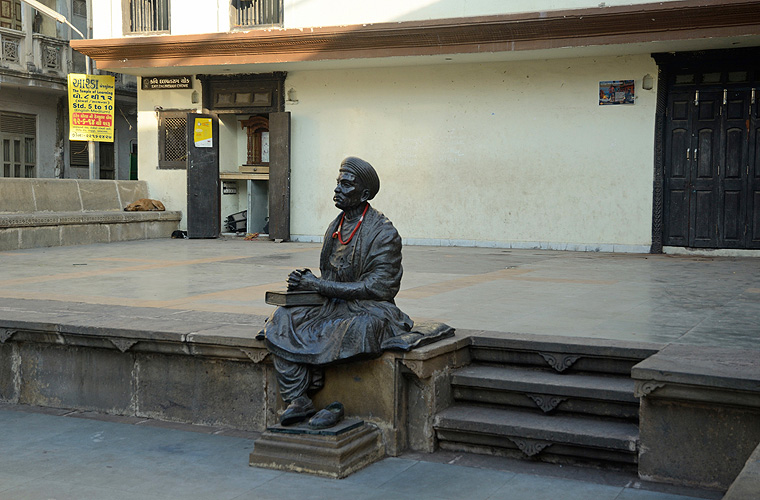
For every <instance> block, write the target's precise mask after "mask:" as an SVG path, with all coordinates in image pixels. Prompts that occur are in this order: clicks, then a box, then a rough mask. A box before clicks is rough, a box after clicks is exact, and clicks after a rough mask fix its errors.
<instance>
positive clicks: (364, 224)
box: [261, 157, 453, 428]
mask: <svg viewBox="0 0 760 500" xmlns="http://www.w3.org/2000/svg"><path fill="white" fill-rule="evenodd" d="M379 189H380V180H379V178H378V176H377V173H376V172H375V169H374V168H373V167H372V165H370V164H369V163H367V162H366V161H364V160H362V159H360V158H356V157H349V158H346V159H345V160H343V162H342V163H341V166H340V172H339V175H338V182H337V186H336V187H335V190H334V192H335V194H334V196H333V201H334V202H335V206H336V207H337V208H339V209H340V210H342V213H341V214H340V215H339V216H338V217H337V218H336V219H335V220H333V222H332V223H331V224H330V225H329V226H328V228H327V232H326V233H325V237H324V244H323V246H322V253H321V255H320V263H319V267H320V273H321V276H320V277H317V276H315V275H314V274H313V273H312V272H311V271H310V270H308V269H300V270H295V271H293V272H292V273H290V275H289V276H288V290H290V291H313V292H318V293H319V294H320V295H322V296H324V297H325V302H324V303H323V305H303V306H293V307H278V308H277V309H276V310H275V311H274V313H273V314H272V315H271V316H270V318H269V319H268V320H267V322H266V325H265V326H264V329H263V330H262V332H261V333H263V334H264V336H265V338H266V343H267V347H268V349H269V351H270V352H271V353H272V354H273V358H274V367H275V370H276V372H277V381H278V385H279V388H280V395H281V396H282V398H283V400H284V401H285V402H286V403H287V404H288V406H287V408H286V410H285V412H284V413H283V414H282V416H281V418H280V423H281V424H282V425H292V424H295V423H298V422H301V421H304V420H306V419H307V418H309V417H312V415H314V414H315V413H316V410H315V408H314V405H313V403H312V401H311V399H310V397H309V395H313V394H314V393H316V392H317V391H318V390H319V389H321V388H322V386H323V383H324V382H323V367H324V366H325V365H329V364H334V363H338V362H341V361H346V360H355V359H359V358H363V357H364V358H371V357H376V356H378V355H380V354H381V353H382V351H383V350H384V349H386V348H398V345H392V346H391V347H387V345H388V342H389V341H392V340H398V339H395V338H396V337H399V336H402V337H403V335H405V334H408V333H409V332H410V331H411V330H412V327H413V321H412V320H411V319H410V318H409V316H407V315H406V314H404V313H403V312H402V311H401V310H400V309H399V308H398V307H396V304H395V303H394V297H395V296H396V294H397V293H398V291H399V288H400V286H401V275H402V268H401V237H400V236H399V234H398V232H397V231H396V228H394V227H393V224H392V223H391V221H390V220H388V218H387V217H385V216H384V215H383V214H382V213H381V212H379V211H377V210H375V209H374V208H373V207H371V206H370V204H369V200H371V199H373V198H374V197H375V195H376V194H377V192H378V190H379ZM443 326H444V327H445V329H447V332H446V333H447V335H448V334H450V335H453V329H451V328H450V327H448V326H446V325H443ZM437 331H438V333H441V332H442V330H441V329H440V328H439V329H438V330H437ZM439 337H440V335H439ZM384 343H385V345H384ZM402 348H403V347H402ZM342 416H343V407H342V405H340V404H339V403H333V404H332V405H330V406H329V407H328V408H326V409H324V410H322V411H321V412H319V413H317V414H316V415H314V417H312V418H311V420H310V422H309V424H310V426H311V427H315V428H324V427H330V426H332V425H334V424H335V423H337V421H338V420H340V418H342Z"/></svg>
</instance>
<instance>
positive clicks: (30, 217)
mask: <svg viewBox="0 0 760 500" xmlns="http://www.w3.org/2000/svg"><path fill="white" fill-rule="evenodd" d="M148 197H149V196H148V187H147V184H146V183H145V181H127V180H75V179H0V251H3V250H17V249H22V248H38V247H51V246H64V245H81V244H91V243H110V242H112V241H127V240H141V239H149V238H167V237H169V236H170V235H171V233H172V231H174V230H176V229H178V227H179V221H180V219H181V218H182V213H181V212H179V211H165V212H125V211H124V207H125V206H127V205H128V204H129V203H131V202H133V201H136V200H138V199H140V198H148Z"/></svg>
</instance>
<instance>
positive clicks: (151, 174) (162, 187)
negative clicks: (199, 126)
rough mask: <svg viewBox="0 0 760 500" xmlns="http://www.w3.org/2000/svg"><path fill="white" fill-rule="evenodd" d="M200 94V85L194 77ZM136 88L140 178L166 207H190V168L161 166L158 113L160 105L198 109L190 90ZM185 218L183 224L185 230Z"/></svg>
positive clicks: (181, 225)
mask: <svg viewBox="0 0 760 500" xmlns="http://www.w3.org/2000/svg"><path fill="white" fill-rule="evenodd" d="M193 83H194V85H195V86H196V89H197V90H198V92H199V93H200V84H199V83H198V82H197V81H195V79H193ZM139 88H140V87H139V82H138V91H137V104H138V109H137V131H138V132H137V141H138V148H137V178H138V179H140V180H144V181H147V183H148V189H149V191H150V197H151V198H154V199H157V200H161V202H162V203H163V204H164V206H166V209H167V210H182V211H183V212H185V211H186V208H187V171H186V170H169V169H162V170H159V169H158V114H157V113H156V111H155V108H156V107H157V106H160V107H162V108H163V109H165V110H172V109H182V110H195V111H198V110H199V108H198V105H197V104H192V93H193V90H195V89H189V90H161V91H157V90H139ZM185 219H186V218H185V217H184V216H183V217H182V222H181V223H180V227H181V228H182V229H186V228H187V226H186V220H185Z"/></svg>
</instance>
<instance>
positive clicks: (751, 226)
mask: <svg viewBox="0 0 760 500" xmlns="http://www.w3.org/2000/svg"><path fill="white" fill-rule="evenodd" d="M758 91H760V89H758V90H756V91H753V95H754V94H756V93H757V92H758ZM758 97H760V96H758V95H755V102H752V103H751V106H752V112H751V116H750V120H749V128H750V131H751V132H750V134H749V135H750V141H749V147H748V149H749V159H748V165H747V191H748V195H747V202H748V203H747V214H748V215H747V221H748V227H747V247H748V248H760V103H758Z"/></svg>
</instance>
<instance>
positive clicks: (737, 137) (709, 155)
mask: <svg viewBox="0 0 760 500" xmlns="http://www.w3.org/2000/svg"><path fill="white" fill-rule="evenodd" d="M752 95H754V94H753V92H752V91H751V89H734V90H710V91H706V90H700V91H699V92H697V87H693V88H692V89H691V90H689V91H679V92H672V93H671V95H670V96H669V104H668V115H669V120H668V123H667V128H666V136H665V137H666V141H667V142H666V145H665V163H666V164H665V193H664V194H665V200H664V201H665V203H664V207H665V210H666V213H665V215H664V222H665V228H664V239H663V242H664V244H665V245H677V246H689V247H698V248H760V213H759V212H760V173H758V170H759V169H758V168H757V163H758V161H760V125H758V122H760V120H759V118H760V116H759V115H758V113H759V111H758V104H757V103H756V102H753V98H752V97H751V96H752Z"/></svg>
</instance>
